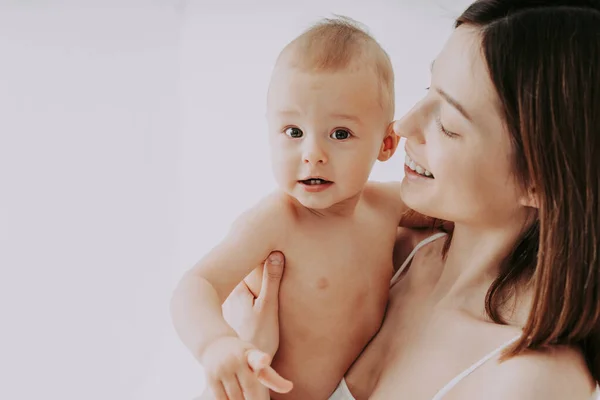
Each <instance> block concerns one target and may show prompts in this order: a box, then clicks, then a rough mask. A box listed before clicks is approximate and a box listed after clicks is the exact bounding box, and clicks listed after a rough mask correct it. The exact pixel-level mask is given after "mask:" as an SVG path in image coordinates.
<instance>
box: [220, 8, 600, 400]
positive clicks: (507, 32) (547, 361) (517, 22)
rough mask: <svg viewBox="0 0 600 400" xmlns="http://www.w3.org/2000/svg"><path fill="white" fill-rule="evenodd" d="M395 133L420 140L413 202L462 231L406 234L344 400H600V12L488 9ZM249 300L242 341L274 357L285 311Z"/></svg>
mask: <svg viewBox="0 0 600 400" xmlns="http://www.w3.org/2000/svg"><path fill="white" fill-rule="evenodd" d="M394 127H395V130H396V133H397V134H398V135H401V136H403V137H405V138H406V139H407V140H406V153H407V155H408V159H407V161H408V164H409V165H408V166H407V167H406V168H405V170H406V177H405V179H404V181H403V183H402V189H401V190H402V198H403V200H404V202H405V203H406V205H407V206H408V207H410V208H412V209H414V210H415V211H417V212H419V213H422V214H424V215H429V216H432V217H434V218H437V219H440V220H446V221H453V222H454V230H453V233H452V234H445V233H436V234H432V232H431V231H423V230H414V229H406V228H401V229H400V230H399V234H398V241H397V251H396V253H397V254H396V255H395V260H396V261H397V263H396V265H397V266H399V267H400V268H399V271H398V273H397V274H396V277H395V279H394V280H393V284H392V286H391V288H390V301H389V306H388V310H387V313H386V318H385V321H384V323H383V325H382V327H381V330H380V331H379V333H378V334H377V336H376V337H375V338H374V339H373V340H372V341H371V343H370V344H369V345H368V346H367V347H366V348H365V349H364V351H363V353H362V354H361V356H360V357H359V358H358V359H357V360H356V362H355V363H354V365H353V366H352V367H351V368H350V370H349V371H348V373H347V374H346V378H345V380H344V381H342V382H341V383H340V386H339V387H338V389H337V390H336V392H335V393H334V394H333V395H332V397H331V399H344V400H351V399H358V400H362V399H392V398H393V399H397V398H402V399H411V400H421V399H423V400H426V399H427V400H429V399H436V400H437V399H441V398H443V399H444V400H453V399H488V400H493V399H515V400H519V399H523V400H525V399H527V400H529V399H531V400H537V399H540V400H541V399H544V400H552V399H573V400H577V399H589V398H590V397H591V396H592V393H593V392H594V389H595V385H596V382H597V381H598V380H600V353H599V352H600V303H599V302H600V268H599V267H600V265H599V264H600V262H599V260H598V239H599V236H600V220H599V219H600V192H599V181H600V171H599V167H600V166H599V162H598V161H597V159H598V158H597V157H598V154H600V5H599V4H598V2H595V1H573V0H565V1H539V0H538V1H534V0H530V1H508V0H504V1H502V0H480V1H476V2H475V3H473V4H472V5H471V6H470V7H469V8H468V9H467V10H466V11H465V12H464V13H463V14H462V15H461V16H460V17H459V18H458V20H457V22H456V29H455V31H454V32H453V34H452V35H451V37H450V38H449V40H448V42H447V43H446V45H445V46H444V48H443V50H442V51H441V53H440V54H439V55H438V57H437V58H436V60H435V62H434V65H433V68H432V80H431V87H430V88H429V90H428V93H427V95H426V96H425V97H424V98H423V99H422V100H421V101H420V102H419V103H417V104H416V105H415V106H414V108H413V109H412V110H411V111H410V112H409V113H408V114H407V115H406V116H404V118H402V119H401V120H400V121H397V122H396V123H395V125H394ZM413 163H414V164H413ZM415 165H420V166H421V167H423V168H425V169H427V170H429V171H431V172H432V173H433V178H427V177H421V176H419V175H417V174H415V173H414V172H413V171H412V170H411V168H412V169H414V168H415ZM413 249H414V251H413ZM409 253H410V254H409ZM401 264H402V265H401ZM267 268H273V266H272V265H271V266H267ZM271 276H273V277H277V276H278V275H277V274H275V273H273V274H271ZM273 286H275V289H273ZM276 287H277V285H276V284H275V285H266V287H265V288H264V292H265V293H263V294H261V296H263V295H264V296H265V299H269V298H271V300H273V298H274V297H276V290H277V289H276ZM242 292H243V289H238V290H237V291H236V292H235V293H236V294H234V295H233V299H232V300H231V302H232V303H236V302H237V305H236V304H234V308H237V311H238V312H241V314H242V317H240V318H237V319H236V318H234V319H235V320H236V321H237V322H239V321H240V320H244V321H245V322H243V323H242V325H241V327H240V328H239V329H240V330H241V332H240V333H241V334H242V335H243V336H245V337H247V338H248V339H253V340H255V342H256V344H257V346H258V347H261V344H262V343H269V342H273V341H274V339H273V338H276V332H277V323H276V320H277V318H276V315H277V314H276V313H277V311H276V307H274V306H270V307H266V306H264V304H268V303H269V302H267V301H260V302H258V303H260V304H262V306H261V307H260V309H258V310H257V309H251V304H252V299H247V302H246V303H244V302H243V301H244V299H246V297H244V295H243V293H242ZM241 293H242V294H241ZM240 302H242V303H241V304H240ZM271 304H272V303H271ZM244 310H246V311H244ZM262 347H263V348H265V347H264V346H262ZM273 351H274V350H273ZM289 398H293V391H292V392H291V393H290V395H289Z"/></svg>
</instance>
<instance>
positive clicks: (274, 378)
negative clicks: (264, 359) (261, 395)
mask: <svg viewBox="0 0 600 400" xmlns="http://www.w3.org/2000/svg"><path fill="white" fill-rule="evenodd" d="M258 381H259V382H260V383H262V384H263V385H265V386H266V387H268V388H269V389H271V390H272V391H274V392H277V393H287V392H289V391H290V390H292V388H293V387H294V384H293V383H292V382H290V381H288V380H287V379H285V378H283V377H282V376H281V375H279V374H278V373H277V372H275V370H274V369H273V368H271V367H270V366H269V367H266V368H263V369H261V370H260V371H259V372H258Z"/></svg>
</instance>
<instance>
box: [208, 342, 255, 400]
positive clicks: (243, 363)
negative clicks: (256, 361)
mask: <svg viewBox="0 0 600 400" xmlns="http://www.w3.org/2000/svg"><path fill="white" fill-rule="evenodd" d="M254 349H255V348H254V346H252V345H251V344H250V343H247V342H244V341H243V340H241V339H239V338H237V337H233V336H225V337H221V338H218V339H216V340H215V341H213V342H212V343H211V344H210V345H209V346H208V347H206V350H205V351H204V353H203V355H202V358H201V362H202V366H203V367H204V370H205V372H206V377H207V383H208V385H209V387H210V389H211V390H212V392H213V393H214V397H215V399H217V400H221V399H223V400H227V399H228V400H244V398H245V397H244V394H246V395H247V396H248V398H256V397H258V396H259V394H260V390H261V387H260V386H261V385H260V382H259V381H258V377H257V376H256V374H255V373H254V372H253V371H252V369H251V368H250V366H249V365H248V358H247V357H248V356H247V354H248V352H249V351H250V350H254Z"/></svg>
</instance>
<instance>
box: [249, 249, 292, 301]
mask: <svg viewBox="0 0 600 400" xmlns="http://www.w3.org/2000/svg"><path fill="white" fill-rule="evenodd" d="M284 263H285V259H284V257H283V254H282V253H281V252H279V251H274V252H272V253H271V254H269V257H268V258H267V260H266V261H265V264H264V269H263V280H262V287H261V289H260V293H259V294H258V298H257V299H256V303H257V304H258V305H259V306H260V307H273V308H274V310H275V312H276V311H277V309H278V307H279V285H280V283H281V278H282V276H283V267H284Z"/></svg>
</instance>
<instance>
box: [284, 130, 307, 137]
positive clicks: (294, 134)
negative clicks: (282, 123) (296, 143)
mask: <svg viewBox="0 0 600 400" xmlns="http://www.w3.org/2000/svg"><path fill="white" fill-rule="evenodd" d="M284 132H285V134H286V135H288V136H289V137H291V138H294V139H297V138H301V137H302V135H303V133H302V131H301V130H300V129H299V128H287V129H286V130H285V131H284Z"/></svg>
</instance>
